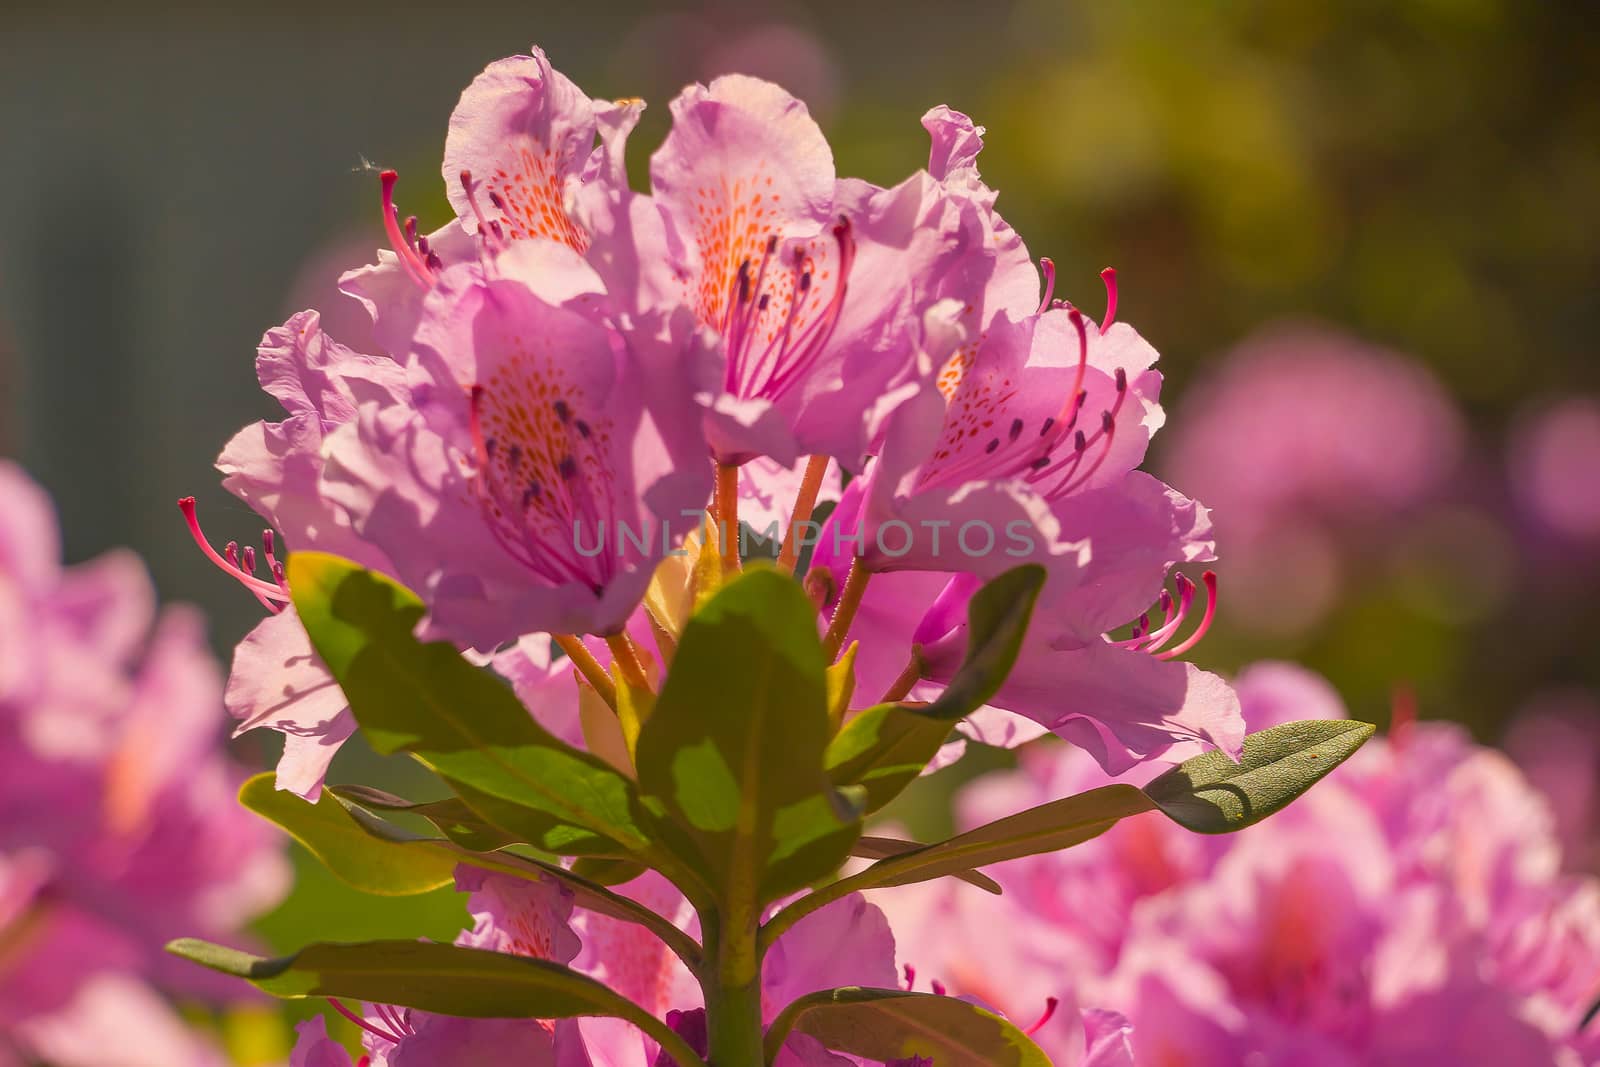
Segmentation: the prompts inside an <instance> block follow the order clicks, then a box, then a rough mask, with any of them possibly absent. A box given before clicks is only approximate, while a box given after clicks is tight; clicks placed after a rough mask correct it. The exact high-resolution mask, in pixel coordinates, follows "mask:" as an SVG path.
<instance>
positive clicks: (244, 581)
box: [178, 496, 289, 611]
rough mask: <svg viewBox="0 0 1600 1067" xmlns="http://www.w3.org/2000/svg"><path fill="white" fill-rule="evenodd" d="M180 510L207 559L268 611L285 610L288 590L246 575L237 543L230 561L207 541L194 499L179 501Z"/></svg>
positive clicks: (231, 545)
mask: <svg viewBox="0 0 1600 1067" xmlns="http://www.w3.org/2000/svg"><path fill="white" fill-rule="evenodd" d="M178 508H179V510H181V511H182V512H183V520H184V522H185V523H186V524H187V525H188V527H189V536H190V537H192V538H194V543H195V544H197V545H199V546H200V551H201V552H203V553H204V554H205V557H206V558H207V559H209V560H210V561H211V562H212V563H215V564H216V565H217V566H218V567H220V568H222V570H223V572H224V573H225V574H228V575H229V576H231V577H233V578H235V579H236V580H238V582H239V584H240V585H243V586H244V587H245V588H246V589H248V590H250V592H251V593H253V594H255V597H256V599H257V600H259V601H261V603H262V604H264V605H265V606H266V607H267V608H268V610H270V611H281V610H283V609H282V605H283V603H284V602H286V601H287V600H288V599H289V592H288V590H287V589H285V588H284V587H283V586H282V585H281V584H278V585H274V584H272V583H270V582H264V581H262V580H261V579H260V578H257V577H255V576H254V575H252V574H247V573H245V571H244V570H243V569H242V568H241V567H240V566H239V563H238V557H237V555H236V553H237V552H238V545H237V544H236V543H234V542H229V546H230V547H229V557H230V558H228V559H224V558H223V557H222V556H221V555H219V554H218V553H217V550H216V549H214V548H212V547H211V542H210V541H208V540H206V535H205V534H204V533H203V532H202V531H201V529H200V518H199V516H198V515H196V514H195V506H194V497H192V496H186V497H184V498H183V499H182V500H179V501H178Z"/></svg>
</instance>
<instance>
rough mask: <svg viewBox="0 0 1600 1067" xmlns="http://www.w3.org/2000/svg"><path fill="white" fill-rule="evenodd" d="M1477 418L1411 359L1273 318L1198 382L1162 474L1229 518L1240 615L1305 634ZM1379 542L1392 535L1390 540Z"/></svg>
mask: <svg viewBox="0 0 1600 1067" xmlns="http://www.w3.org/2000/svg"><path fill="white" fill-rule="evenodd" d="M1464 436H1465V428H1464V426H1463V425H1462V420H1461V416H1460V414H1459V413H1458V412H1457V410H1456V408H1455V406H1454V404H1453V403H1452V402H1451V400H1450V397H1449V396H1448V394H1447V393H1446V392H1445V391H1444V388H1443V386H1441V385H1440V384H1439V382H1438V381H1437V380H1436V379H1435V378H1434V377H1433V375H1432V374H1430V373H1429V372H1428V371H1427V370H1426V369H1425V368H1424V367H1423V366H1421V365H1420V364H1418V363H1416V362H1415V361H1413V360H1411V359H1409V358H1408V357H1405V356H1403V355H1400V354H1397V353H1394V352H1390V351H1387V350H1384V349H1381V348H1377V347H1374V346H1372V345H1369V344H1366V343H1364V342H1361V341H1359V340H1357V339H1355V338H1351V337H1347V336H1344V335H1342V334H1339V333H1336V332H1333V331H1331V330H1328V329H1325V328H1321V327H1316V326H1308V325H1295V324H1282V325H1278V326H1272V327H1268V328H1267V329H1265V330H1263V331H1261V332H1260V333H1258V334H1256V335H1255V336H1253V337H1251V338H1249V339H1247V340H1246V341H1244V342H1243V343H1242V344H1241V345H1240V346H1239V347H1238V348H1237V349H1235V350H1234V352H1233V354H1231V355H1230V356H1229V357H1228V359H1227V360H1226V361H1225V362H1224V363H1223V364H1222V366H1221V368H1220V369H1219V370H1218V371H1217V372H1216V373H1214V374H1213V375H1212V376H1211V377H1210V378H1209V379H1205V380H1202V381H1199V382H1197V383H1196V384H1195V386H1194V387H1193V388H1192V389H1191V390H1190V391H1189V393H1188V395H1187V396H1186V397H1185V399H1184V404H1183V407H1182V409H1181V410H1180V412H1179V417H1178V419H1177V429H1176V430H1175V431H1174V435H1173V436H1172V437H1170V438H1168V439H1167V441H1166V444H1165V447H1164V448H1163V462H1162V470H1163V471H1164V473H1166V474H1168V475H1170V476H1171V477H1172V478H1173V479H1174V480H1175V481H1176V482H1177V483H1178V484H1180V485H1182V486H1184V487H1185V488H1186V489H1188V490H1190V491H1192V492H1194V493H1196V494H1198V495H1199V497H1200V498H1201V499H1203V500H1205V501H1206V502H1207V503H1208V504H1210V505H1211V506H1212V507H1213V508H1215V509H1216V510H1217V514H1218V515H1220V516H1222V519H1221V526H1220V527H1219V530H1218V536H1219V537H1220V538H1221V540H1222V541H1223V543H1224V544H1226V545H1227V546H1228V561H1227V562H1226V563H1225V564H1224V565H1223V567H1222V568H1221V569H1220V571H1219V573H1220V574H1221V576H1222V579H1223V581H1224V583H1225V584H1226V586H1227V588H1228V589H1229V597H1230V602H1232V603H1235V604H1236V606H1237V608H1238V611H1237V612H1236V615H1237V617H1238V618H1239V619H1240V620H1241V621H1242V622H1244V623H1245V624H1247V625H1250V626H1253V627H1255V628H1258V629H1266V630H1278V631H1284V632H1296V631H1299V630H1303V629H1305V628H1307V627H1309V626H1311V625H1313V624H1314V623H1315V622H1316V621H1317V620H1318V619H1319V618H1321V616H1322V615H1323V614H1324V613H1325V612H1326V611H1327V610H1328V608H1329V607H1330V606H1331V605H1332V602H1333V601H1334V599H1335V598H1336V596H1337V594H1338V590H1339V587H1340V584H1341V583H1342V582H1343V581H1344V580H1345V578H1346V573H1345V571H1346V566H1347V561H1348V557H1349V554H1350V553H1351V552H1352V550H1355V551H1359V550H1360V549H1361V548H1362V547H1363V543H1364V542H1365V541H1366V540H1367V539H1369V538H1372V537H1377V538H1378V539H1380V541H1381V540H1387V539H1388V538H1389V534H1390V533H1392V529H1391V528H1390V527H1389V526H1388V525H1383V526H1380V525H1379V524H1386V523H1389V522H1392V520H1393V519H1394V518H1395V517H1396V516H1399V515H1402V514H1405V513H1407V512H1408V511H1411V510H1413V509H1414V508H1416V507H1417V506H1418V505H1421V504H1424V503H1426V502H1427V501H1428V500H1429V499H1430V498H1432V497H1435V496H1437V494H1438V493H1439V492H1440V491H1441V489H1442V488H1443V487H1444V486H1445V483H1446V482H1447V480H1448V479H1449V478H1450V477H1451V475H1452V474H1453V473H1454V472H1455V469H1456V466H1457V464H1458V462H1459V460H1460V456H1461V452H1462V445H1463V438H1464ZM1380 547H1381V545H1380Z"/></svg>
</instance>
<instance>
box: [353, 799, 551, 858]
mask: <svg viewBox="0 0 1600 1067" xmlns="http://www.w3.org/2000/svg"><path fill="white" fill-rule="evenodd" d="M329 788H330V789H331V790H332V792H333V793H334V795H335V796H337V797H338V798H339V799H340V800H345V801H349V802H350V803H352V804H358V805H360V806H361V807H363V808H366V809H368V810H369V811H397V812H404V813H406V814H410V815H420V816H422V817H423V818H424V819H427V820H428V821H429V822H431V823H432V824H433V825H434V827H435V828H436V829H438V831H439V832H440V833H442V834H444V836H445V837H447V838H449V839H450V840H451V841H453V842H455V843H456V844H458V845H460V846H461V847H462V848H465V849H470V850H471V851H473V852H494V851H495V850H497V849H502V848H508V847H510V846H511V845H520V844H526V842H524V841H519V840H518V839H517V838H516V837H515V836H513V835H511V834H508V833H506V832H505V831H504V830H501V829H500V828H499V827H498V826H495V825H494V824H493V823H490V822H488V821H487V820H485V819H484V818H482V817H481V816H480V815H479V814H478V813H477V812H475V811H473V810H472V809H471V808H469V807H467V805H466V803H465V802H463V801H462V800H461V799H460V798H459V797H446V798H445V799H444V800H431V801H426V802H417V801H411V800H406V799H405V798H404V797H397V796H395V795H394V794H393V793H386V792H384V791H383V790H381V789H373V788H372V787H371V786H365V785H336V786H331V787H329Z"/></svg>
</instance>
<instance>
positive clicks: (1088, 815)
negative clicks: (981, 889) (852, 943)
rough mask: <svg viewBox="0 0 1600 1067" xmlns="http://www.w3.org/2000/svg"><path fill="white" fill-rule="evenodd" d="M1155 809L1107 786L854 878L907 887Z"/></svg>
mask: <svg viewBox="0 0 1600 1067" xmlns="http://www.w3.org/2000/svg"><path fill="white" fill-rule="evenodd" d="M1154 806H1155V805H1154V804H1153V803H1152V802H1151V800H1150V798H1149V797H1147V796H1145V795H1144V794H1143V793H1141V792H1140V791H1139V790H1138V789H1135V788H1134V787H1133V786H1131V785H1107V786H1101V787H1100V788H1099V789H1091V790H1089V791H1088V792H1087V793H1079V794H1078V795H1076V796H1070V797H1064V798H1062V799H1061V800H1052V801H1051V802H1050V803H1048V804H1041V805H1039V806H1038V807H1036V808H1029V809H1028V810H1027V811H1021V812H1018V813H1017V814H1015V815H1008V816H1006V817H1005V818H1004V819H997V820H995V821H994V822H992V823H988V824H987V825H985V826H980V827H978V828H977V829H975V830H969V831H967V832H966V833H964V834H958V835H957V836H955V837H952V838H950V839H949V840H946V841H940V842H938V843H936V844H932V845H924V846H923V847H921V848H919V849H917V850H915V851H913V852H906V853H902V854H901V855H898V856H894V857H891V858H889V859H885V860H880V861H878V862H877V863H875V864H873V865H872V866H871V867H868V868H867V869H866V870H865V871H863V872H861V874H860V875H858V876H857V877H861V878H863V879H866V880H867V882H868V884H867V885H863V886H857V887H856V888H867V887H868V886H891V885H908V884H910V883H912V882H925V881H927V880H928V879H930V878H939V877H942V876H944V875H947V874H960V873H962V872H964V871H968V870H971V869H972V868H974V867H983V866H986V865H987V864H990V863H1002V862H1004V861H1006V860H1014V859H1018V858H1020V857H1022V856H1034V855H1038V854H1039V853H1041V852H1059V851H1060V850H1061V849H1064V848H1071V847H1072V846H1073V845H1079V844H1082V843H1083V842H1085V841H1088V840H1089V839H1090V838H1094V837H1098V836H1100V835H1101V834H1103V833H1105V832H1106V831H1107V830H1109V829H1111V827H1112V826H1115V825H1116V823H1117V821H1118V820H1120V819H1124V818H1126V817H1128V816H1129V815H1137V814H1139V813H1140V812H1143V811H1149V810H1150V809H1151V808H1152V807H1154Z"/></svg>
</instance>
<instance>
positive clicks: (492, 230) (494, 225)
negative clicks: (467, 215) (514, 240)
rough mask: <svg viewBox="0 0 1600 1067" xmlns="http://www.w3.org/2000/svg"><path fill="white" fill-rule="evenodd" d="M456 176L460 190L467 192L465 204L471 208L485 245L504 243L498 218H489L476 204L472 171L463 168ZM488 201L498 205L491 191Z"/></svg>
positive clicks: (475, 187) (479, 234)
mask: <svg viewBox="0 0 1600 1067" xmlns="http://www.w3.org/2000/svg"><path fill="white" fill-rule="evenodd" d="M458 177H459V179H460V181H461V189H462V191H463V192H465V193H466V194H467V205H468V206H469V207H471V208H472V217H473V218H474V219H476V220H477V222H478V236H479V237H480V238H482V240H483V242H484V244H487V245H492V246H496V247H497V246H499V245H501V244H504V243H505V236H506V235H505V230H504V228H502V227H501V225H500V222H499V220H498V219H491V218H489V217H488V216H487V215H485V214H484V213H483V208H482V207H481V206H480V205H479V204H478V183H477V182H475V181H473V180H472V172H471V171H470V170H464V171H462V172H461V174H460V175H459V176H458ZM489 203H490V204H492V205H494V206H496V207H498V206H499V205H498V204H495V196H494V194H493V193H492V192H491V193H490V195H489Z"/></svg>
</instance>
